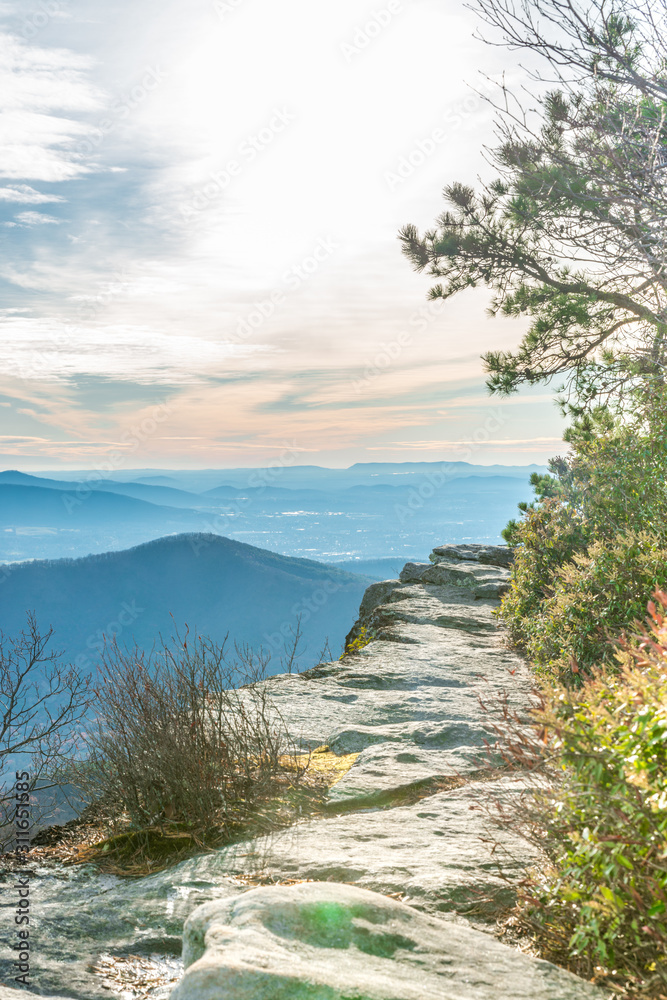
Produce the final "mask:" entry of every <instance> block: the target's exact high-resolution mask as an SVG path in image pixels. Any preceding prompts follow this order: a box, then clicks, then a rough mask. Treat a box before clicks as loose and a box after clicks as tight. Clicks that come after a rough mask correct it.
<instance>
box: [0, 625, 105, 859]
mask: <svg viewBox="0 0 667 1000" xmlns="http://www.w3.org/2000/svg"><path fill="white" fill-rule="evenodd" d="M52 638H53V629H52V628H49V629H48V631H46V632H43V633H42V632H41V631H40V629H39V628H38V625H37V621H36V619H35V615H34V613H32V612H29V613H28V615H27V623H26V628H25V629H24V630H23V631H22V632H20V633H19V634H18V635H17V636H14V637H11V636H7V635H5V634H4V633H2V632H0V773H1V777H0V849H2V850H8V849H9V848H10V846H11V844H12V842H13V835H14V834H13V822H14V812H15V800H14V793H13V789H12V785H13V782H12V780H11V779H12V777H13V771H14V770H15V769H16V767H19V766H20V770H21V771H23V770H24V767H25V766H26V765H28V766H29V774H30V778H29V782H28V783H29V785H30V790H31V792H33V793H34V791H35V788H39V789H40V790H41V791H42V792H44V791H45V790H46V789H47V788H49V787H52V785H51V783H50V781H49V780H48V775H49V774H50V773H51V772H52V771H53V769H54V767H55V766H56V765H57V764H58V763H59V762H60V761H62V760H63V758H66V757H67V756H68V755H69V754H71V753H72V751H73V746H74V745H75V744H76V741H77V737H78V729H79V724H80V722H81V720H82V719H83V716H84V715H85V712H86V710H87V708H88V704H89V679H88V678H87V677H86V676H84V675H83V674H81V673H80V672H79V671H77V670H76V669H75V668H74V667H73V666H71V665H70V664H64V663H62V662H61V661H62V654H61V653H59V652H56V651H53V650H51V649H50V646H51V640H52ZM38 819H39V802H36V803H35V802H34V801H33V810H32V820H33V822H35V821H37V820H38Z"/></svg>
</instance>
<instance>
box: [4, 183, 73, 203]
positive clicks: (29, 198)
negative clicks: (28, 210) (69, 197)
mask: <svg viewBox="0 0 667 1000" xmlns="http://www.w3.org/2000/svg"><path fill="white" fill-rule="evenodd" d="M0 201H17V202H20V203H21V204H23V205H44V204H46V203H47V202H53V201H65V199H64V198H63V197H62V196H61V195H59V194H43V193H42V192H41V191H36V190H35V188H33V187H30V185H29V184H13V185H11V186H10V187H0Z"/></svg>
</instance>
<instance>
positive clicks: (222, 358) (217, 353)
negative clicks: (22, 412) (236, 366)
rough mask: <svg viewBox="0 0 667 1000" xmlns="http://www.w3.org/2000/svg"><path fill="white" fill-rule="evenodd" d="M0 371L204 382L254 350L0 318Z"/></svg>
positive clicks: (142, 330) (153, 333) (29, 376)
mask: <svg viewBox="0 0 667 1000" xmlns="http://www.w3.org/2000/svg"><path fill="white" fill-rule="evenodd" d="M0 334H1V335H0V370H1V371H2V372H3V373H4V374H5V375H10V376H13V377H14V378H19V379H23V380H30V381H35V382H63V381H68V380H71V379H76V378H77V377H82V376H91V375H92V376H103V377H105V378H109V379H118V380H120V381H123V380H128V381H133V382H135V383H138V384H146V385H155V384H163V385H172V384H173V383H174V382H177V383H178V384H180V385H184V384H188V383H197V382H202V381H206V380H207V379H208V378H210V377H214V376H216V375H219V374H220V372H221V371H224V370H225V369H226V368H228V366H229V363H230V361H232V360H233V359H234V358H241V357H246V356H247V355H249V354H252V353H256V352H257V351H258V350H259V348H257V347H241V346H238V345H235V344H217V343H212V342H210V341H206V340H202V339H200V338H197V337H193V336H183V335H181V336H178V335H174V336H165V335H164V334H163V333H161V332H160V331H158V330H152V329H150V328H147V327H136V326H106V327H104V328H103V329H95V328H86V327H83V326H70V325H68V324H66V323H60V322H57V321H51V322H50V323H49V324H48V325H45V323H44V322H43V321H39V320H33V319H24V318H19V317H7V318H4V319H2V318H0Z"/></svg>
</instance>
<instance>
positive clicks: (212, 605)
mask: <svg viewBox="0 0 667 1000" xmlns="http://www.w3.org/2000/svg"><path fill="white" fill-rule="evenodd" d="M370 582H371V581H370V580H369V579H367V578H365V577H361V576H358V575H353V574H351V573H348V572H345V571H341V570H339V569H336V568H335V567H332V566H324V565H322V564H320V563H317V562H314V561H312V560H307V559H293V558H290V557H287V556H281V555H277V554H276V553H273V552H267V551H265V550H262V549H258V548H256V547H254V546H251V545H246V544H243V543H242V542H237V541H233V540H231V539H229V538H221V537H219V536H217V535H212V534H204V533H198V534H180V535H177V536H174V537H167V538H159V539H157V540H155V541H152V542H149V543H147V544H144V545H140V546H137V547H135V548H131V549H129V550H125V551H122V552H107V553H104V554H103V555H92V556H87V557H86V558H82V559H59V560H54V561H36V562H30V563H22V564H15V565H14V566H10V567H7V569H6V571H5V573H4V575H2V574H0V629H2V631H4V632H5V633H6V634H9V635H14V634H16V633H17V632H19V631H20V630H21V629H22V628H23V627H24V626H25V622H26V612H28V611H34V612H35V615H36V618H37V622H38V625H39V626H40V628H41V629H42V630H45V629H47V628H48V627H49V626H51V625H53V626H54V629H55V636H54V646H55V647H56V648H58V649H61V650H62V651H63V652H64V654H65V657H66V658H67V659H68V660H70V661H72V662H74V663H76V664H77V665H78V666H79V667H81V668H83V669H88V668H92V667H93V666H94V664H95V662H96V660H97V658H98V657H99V654H100V651H101V649H102V647H103V644H104V637H105V636H106V637H107V638H111V637H113V636H114V635H115V636H116V637H117V640H118V642H119V643H120V644H121V645H124V646H132V645H133V644H134V643H135V642H136V643H137V644H138V645H139V646H141V647H142V648H144V649H150V648H151V647H152V646H153V644H154V643H155V642H156V640H157V639H158V637H159V636H160V635H162V636H164V637H165V638H168V637H169V636H171V635H173V634H174V629H175V628H176V629H178V630H179V631H180V632H183V631H184V630H185V629H186V628H187V627H189V628H190V629H191V630H196V631H197V632H198V633H199V634H202V635H207V636H210V637H211V638H212V639H214V640H216V641H218V642H221V641H222V640H223V638H224V637H225V635H226V634H227V633H229V636H230V643H232V648H233V642H239V643H249V644H250V645H251V646H253V647H255V648H258V647H260V646H262V647H263V648H264V649H265V650H267V651H269V652H271V653H272V656H273V661H272V672H276V671H278V670H280V669H281V665H280V660H281V657H283V658H284V657H285V655H286V654H285V646H286V645H287V646H289V645H290V643H291V641H292V639H293V636H294V633H295V631H296V627H297V622H298V620H299V618H300V621H301V628H302V632H303V640H302V644H301V647H300V656H299V664H300V666H301V667H302V668H303V667H307V666H311V665H312V664H314V663H315V662H317V661H318V658H319V654H320V653H321V651H322V649H323V647H324V645H325V642H326V641H327V640H328V642H329V645H330V648H331V651H332V653H333V655H334V656H337V655H339V654H340V652H341V647H342V643H343V640H344V638H345V635H346V633H347V632H348V631H349V629H350V626H351V625H352V623H353V622H354V619H355V618H356V615H357V610H358V607H359V603H360V601H361V597H362V596H363V593H364V590H365V588H366V587H367V586H368V584H369V583H370Z"/></svg>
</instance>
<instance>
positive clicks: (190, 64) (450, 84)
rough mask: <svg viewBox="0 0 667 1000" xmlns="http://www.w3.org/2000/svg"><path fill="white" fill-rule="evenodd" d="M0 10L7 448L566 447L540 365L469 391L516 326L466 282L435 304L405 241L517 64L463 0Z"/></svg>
mask: <svg viewBox="0 0 667 1000" xmlns="http://www.w3.org/2000/svg"><path fill="white" fill-rule="evenodd" d="M0 12H1V13H2V17H3V25H4V26H3V29H2V35H1V36H0V44H1V45H2V50H3V51H2V58H1V59H0V64H1V65H2V66H3V67H4V69H2V70H0V75H2V77H4V78H3V79H1V80H0V101H2V103H3V105H4V107H3V111H4V115H3V118H4V125H3V133H4V134H3V142H2V146H3V155H2V162H1V163H0V168H1V171H0V172H1V174H2V176H1V177H0V236H1V237H2V240H3V251H4V252H3V253H2V258H1V261H2V262H1V263H0V288H1V291H2V297H1V300H0V306H1V308H0V325H1V326H2V336H1V337H0V464H1V465H3V466H4V467H16V468H22V469H40V468H49V469H54V468H56V467H57V466H58V465H62V466H63V467H69V468H75V467H87V468H91V467H97V466H100V467H101V466H103V465H104V463H105V461H107V462H108V461H109V456H110V455H113V456H114V457H113V460H112V461H113V462H114V463H115V467H116V468H123V467H127V468H132V467H147V466H153V467H163V468H164V467H174V468H185V467H217V466H220V467H224V466H230V465H231V466H240V465H261V464H263V463H265V462H267V461H270V460H271V459H272V458H274V457H275V456H276V455H279V454H280V453H282V452H283V451H284V450H285V448H286V447H289V448H293V449H297V450H298V451H299V453H301V454H302V455H303V461H304V462H306V463H308V464H323V465H332V466H345V465H349V464H351V463H352V462H355V461H401V460H424V461H437V460H448V459H455V458H457V457H461V454H462V452H463V451H466V452H467V453H468V452H469V451H470V442H472V443H473V451H472V454H473V458H472V460H473V461H478V462H482V463H490V462H496V461H500V462H508V463H523V462H525V463H528V462H533V461H537V462H541V461H544V460H545V459H546V458H547V457H548V456H549V455H551V454H554V453H556V452H558V451H559V450H562V448H560V447H559V440H560V436H561V432H562V422H561V419H560V417H559V416H558V414H557V411H556V409H555V407H554V405H553V403H552V401H551V394H550V393H549V392H548V390H547V389H544V388H542V389H535V390H534V391H532V392H530V393H526V394H523V395H521V396H519V397H515V398H513V399H511V400H508V401H505V402H500V401H498V400H496V399H489V398H488V397H487V395H486V392H485V390H484V385H483V382H484V378H483V373H482V366H481V362H480V360H479V355H480V353H481V352H482V351H484V350H486V349H488V348H489V347H493V346H503V347H510V346H512V345H513V344H515V343H516V341H517V339H518V337H519V335H520V333H521V324H520V323H517V322H516V321H513V320H512V321H511V320H506V319H495V320H491V319H489V318H488V317H487V316H486V314H485V308H486V305H487V302H488V298H487V295H486V293H485V292H484V291H483V290H474V291H470V292H467V293H465V294H464V295H462V296H461V297H460V298H458V299H456V300H453V301H452V302H449V303H446V304H438V307H437V308H436V307H435V306H433V305H429V304H428V303H427V302H426V298H425V296H426V291H427V287H428V283H427V281H426V279H425V278H424V277H422V276H419V275H416V274H414V273H413V272H412V271H411V270H410V268H409V266H408V265H407V263H406V262H405V261H404V259H403V258H402V257H401V255H400V252H399V249H398V244H397V240H396V233H397V230H398V228H399V226H400V225H402V224H403V223H405V222H415V223H417V224H418V225H420V226H426V225H429V224H430V223H431V222H432V220H433V218H434V217H435V215H436V214H437V213H438V212H439V211H440V208H441V197H440V192H441V189H442V186H443V184H444V183H446V182H447V181H451V180H454V179H461V180H465V181H471V180H474V178H475V176H476V175H477V174H480V173H481V174H482V175H485V174H486V173H487V171H488V168H487V167H486V164H485V161H484V158H483V155H482V153H481V150H482V147H483V145H484V144H485V143H490V142H492V141H493V123H492V114H491V111H490V108H489V106H488V105H487V104H486V103H485V101H484V100H483V99H482V98H481V97H480V96H478V95H477V94H475V92H474V91H473V90H472V89H471V87H482V88H483V89H484V88H487V90H488V89H489V88H490V84H488V83H485V82H484V77H483V76H481V75H480V73H482V74H487V75H489V76H490V77H491V78H492V79H498V78H499V77H500V74H501V73H502V72H505V73H506V78H507V79H508V80H510V81H511V82H513V83H515V84H517V85H518V84H520V83H521V81H522V76H523V74H522V71H521V69H520V68H519V67H518V66H517V64H516V61H515V57H514V56H513V55H512V54H511V53H508V52H506V51H504V50H502V49H497V48H491V47H487V46H484V45H483V44H482V43H480V42H478V41H476V40H475V39H474V38H473V37H472V35H473V30H474V28H475V24H474V20H473V18H472V15H471V14H470V13H469V12H467V11H466V10H465V9H464V7H463V4H462V3H459V2H452V0H387V2H385V0H379V2H377V3H375V4H366V3H360V2H359V0H336V2H335V3H334V2H320V3H313V0H283V2H281V3H279V4H278V3H276V2H275V0H189V2H188V3H185V2H184V0H181V2H178V3H175V2H160V3H157V2H154V0H133V2H132V3H129V2H118V3H114V4H112V5H109V4H105V5H103V4H100V3H99V2H96V3H90V2H86V0H70V2H66V0H38V2H36V3H32V2H26V3H12V2H4V3H0ZM137 428H139V431H140V433H139V434H137V433H134V431H135V430H136V429H137ZM130 442H131V443H130ZM119 456H120V457H119Z"/></svg>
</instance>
